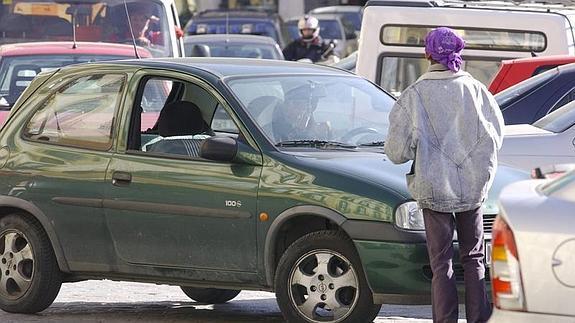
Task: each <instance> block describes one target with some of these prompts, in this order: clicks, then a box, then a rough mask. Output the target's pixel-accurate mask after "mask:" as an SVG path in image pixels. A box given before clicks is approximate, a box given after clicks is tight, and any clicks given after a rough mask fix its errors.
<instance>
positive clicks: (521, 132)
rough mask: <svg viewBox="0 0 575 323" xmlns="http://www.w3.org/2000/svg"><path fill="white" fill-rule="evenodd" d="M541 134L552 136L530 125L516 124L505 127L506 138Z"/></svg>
mask: <svg viewBox="0 0 575 323" xmlns="http://www.w3.org/2000/svg"><path fill="white" fill-rule="evenodd" d="M541 134H551V132H549V131H547V130H545V129H541V128H537V127H535V126H533V125H530V124H514V125H508V126H505V137H514V136H531V135H541Z"/></svg>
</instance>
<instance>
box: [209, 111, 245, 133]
mask: <svg viewBox="0 0 575 323" xmlns="http://www.w3.org/2000/svg"><path fill="white" fill-rule="evenodd" d="M212 129H213V130H214V131H216V132H228V133H234V134H238V133H239V132H240V130H239V129H238V127H237V126H236V124H235V123H234V120H232V117H230V115H229V114H228V112H227V111H226V110H225V109H224V107H223V106H222V105H221V104H218V106H217V107H216V112H215V113H214V118H213V119H212Z"/></svg>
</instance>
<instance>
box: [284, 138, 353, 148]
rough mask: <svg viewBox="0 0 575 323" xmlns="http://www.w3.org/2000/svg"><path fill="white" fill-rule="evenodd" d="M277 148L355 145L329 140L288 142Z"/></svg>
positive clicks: (347, 146)
mask: <svg viewBox="0 0 575 323" xmlns="http://www.w3.org/2000/svg"><path fill="white" fill-rule="evenodd" d="M276 147H317V148H330V147H338V148H355V147H356V146H355V145H350V144H346V143H343V142H338V141H329V140H315V139H313V140H312V139H309V140H286V141H281V142H278V143H277V144H276Z"/></svg>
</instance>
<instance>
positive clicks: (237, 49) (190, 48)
mask: <svg viewBox="0 0 575 323" xmlns="http://www.w3.org/2000/svg"><path fill="white" fill-rule="evenodd" d="M192 37H194V36H192ZM194 46H207V47H208V51H207V53H205V55H204V56H210V57H243V58H264V59H283V57H282V56H281V55H280V54H281V53H280V52H279V50H277V49H276V47H275V46H274V45H270V44H255V43H241V42H237V43H231V42H230V43H224V42H209V41H207V42H204V41H193V42H191V41H185V42H184V48H185V49H186V53H187V54H188V55H189V56H196V55H194V53H195V52H198V51H197V50H194Z"/></svg>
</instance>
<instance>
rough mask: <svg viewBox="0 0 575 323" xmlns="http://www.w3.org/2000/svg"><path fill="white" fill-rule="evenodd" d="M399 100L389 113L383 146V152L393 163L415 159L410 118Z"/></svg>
mask: <svg viewBox="0 0 575 323" xmlns="http://www.w3.org/2000/svg"><path fill="white" fill-rule="evenodd" d="M400 101H401V100H398V101H396V102H395V105H394V106H393V108H392V109H391V112H390V113H389V131H388V133H387V139H386V141H385V148H384V149H385V154H386V155H387V157H388V158H389V159H390V160H391V161H392V162H393V163H394V164H403V163H405V162H407V161H410V160H413V159H415V147H414V146H413V144H412V143H413V122H412V118H411V116H410V114H409V111H408V110H407V109H406V108H405V107H403V106H402V105H401V103H400Z"/></svg>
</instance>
